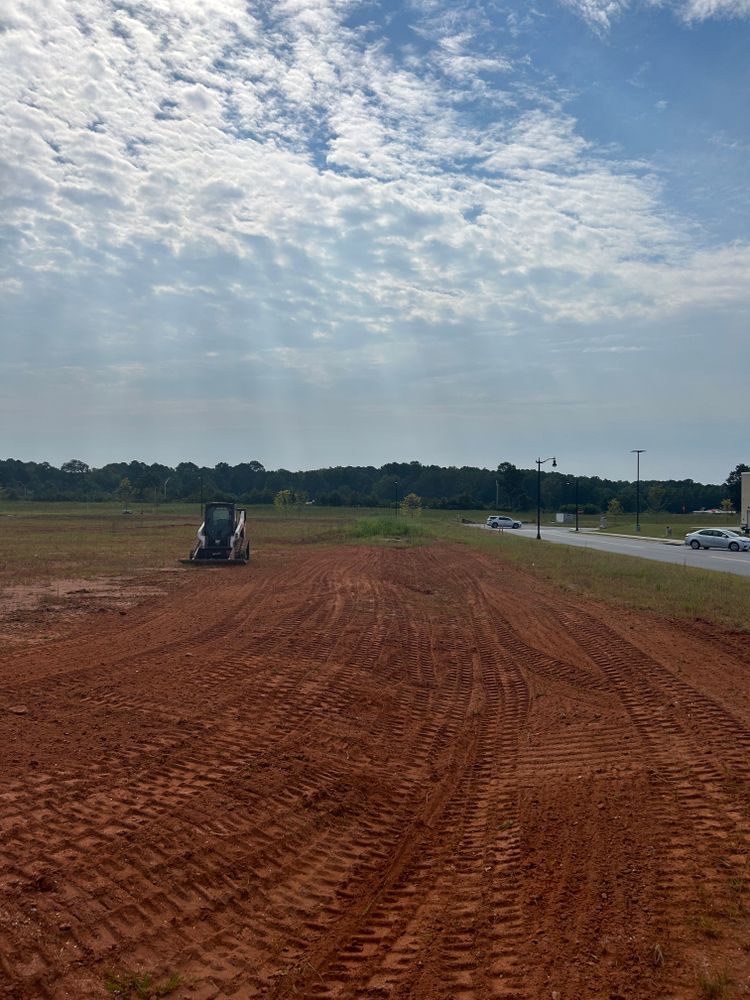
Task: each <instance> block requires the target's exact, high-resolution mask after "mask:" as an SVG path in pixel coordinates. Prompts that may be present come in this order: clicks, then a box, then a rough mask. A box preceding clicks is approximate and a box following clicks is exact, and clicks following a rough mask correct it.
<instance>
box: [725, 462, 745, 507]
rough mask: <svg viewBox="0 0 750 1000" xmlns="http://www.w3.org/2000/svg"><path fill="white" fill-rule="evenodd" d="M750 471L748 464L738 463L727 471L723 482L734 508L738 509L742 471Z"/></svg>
mask: <svg viewBox="0 0 750 1000" xmlns="http://www.w3.org/2000/svg"><path fill="white" fill-rule="evenodd" d="M743 472H750V465H743V464H742V463H740V464H739V465H737V466H735V468H734V469H732V471H731V472H730V473H729V475H728V476H727V478H726V482H725V483H724V484H723V486H724V489H725V490H726V495H727V496H728V498H729V499H730V500H731V501H732V506H733V507H734V509H735V510H739V509H740V503H741V502H742V501H741V499H740V489H741V485H742V473H743Z"/></svg>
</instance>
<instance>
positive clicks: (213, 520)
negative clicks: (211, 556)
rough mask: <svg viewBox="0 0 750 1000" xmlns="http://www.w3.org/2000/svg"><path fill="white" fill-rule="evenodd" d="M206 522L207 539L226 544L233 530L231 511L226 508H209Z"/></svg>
mask: <svg viewBox="0 0 750 1000" xmlns="http://www.w3.org/2000/svg"><path fill="white" fill-rule="evenodd" d="M206 520H207V528H208V534H209V537H210V538H211V539H215V540H216V541H220V542H221V543H223V544H227V543H228V541H229V538H230V537H231V535H232V532H233V530H234V521H233V518H232V511H231V510H230V509H229V508H228V507H210V508H209V510H208V511H207V515H206Z"/></svg>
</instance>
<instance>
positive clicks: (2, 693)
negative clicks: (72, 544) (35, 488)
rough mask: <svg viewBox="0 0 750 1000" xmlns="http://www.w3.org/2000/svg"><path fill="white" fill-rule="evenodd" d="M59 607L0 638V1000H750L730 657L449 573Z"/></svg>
mask: <svg viewBox="0 0 750 1000" xmlns="http://www.w3.org/2000/svg"><path fill="white" fill-rule="evenodd" d="M717 586H720V583H717ZM58 596H59V594H58ZM63 596H64V597H65V598H66V599H65V600H63V599H62V598H60V600H59V601H58V603H57V605H55V603H54V602H52V601H50V602H47V603H46V604H44V603H42V604H40V603H37V604H36V605H33V604H31V605H29V604H28V603H27V605H23V606H21V604H22V602H21V604H19V606H18V607H17V608H16V610H15V611H14V612H13V613H12V614H11V613H9V612H8V613H6V614H5V617H4V618H3V619H2V621H0V638H1V639H2V642H3V647H2V648H3V654H2V666H1V667H0V760H1V761H2V771H1V772H0V773H1V780H0V861H1V864H0V997H2V998H3V1000H8V998H13V1000H62V998H71V1000H72V998H75V1000H81V998H97V997H107V996H113V995H115V996H126V997H130V996H132V997H136V996H154V997H155V996H160V995H167V993H168V994H169V995H170V996H173V997H175V998H183V997H184V998H193V1000H210V998H225V997H227V998H229V997H231V998H234V1000H247V998H254V997H263V998H281V997H288V998H291V997H297V998H320V1000H322V998H365V1000H367V998H371V1000H385V998H390V997H394V998H404V997H410V998H420V1000H448V998H454V1000H484V998H516V1000H538V998H548V1000H579V998H589V997H590V998H603V1000H623V998H641V1000H652V998H679V1000H683V998H690V1000H692V998H701V997H722V996H726V997H742V996H750V755H749V753H748V751H749V750H750V685H748V671H749V670H750V642H749V641H748V635H747V633H741V632H731V631H727V630H724V629H721V628H719V627H718V626H713V625H711V624H709V623H705V622H693V623H686V622H671V621H667V620H663V619H659V618H655V617H647V616H642V615H639V614H636V613H632V612H628V611H624V610H616V609H614V610H613V608H612V607H605V606H604V605H598V604H595V603H591V602H587V601H584V600H582V599H580V598H578V597H576V596H575V595H571V594H570V593H566V594H563V593H561V592H560V591H559V590H557V589H554V588H553V587H551V586H550V585H548V584H547V583H545V582H544V581H543V580H541V579H539V577H537V576H534V575H532V574H530V573H527V572H526V571H524V570H523V569H519V568H515V567H513V566H511V565H508V564H505V563H504V562H503V561H502V559H501V557H494V556H492V555H486V554H485V555H483V554H480V553H477V552H476V551H473V550H472V549H471V548H470V547H467V546H463V545H451V544H447V543H439V544H431V545H424V546H419V547H397V546H388V545H385V546H380V547H364V546H354V545H339V546H330V547H325V546H318V545H310V546H307V547H305V546H289V547H286V548H285V547H283V546H279V547H277V548H269V549H268V550H267V551H264V550H262V551H260V552H259V553H257V554H256V555H255V556H254V559H253V561H252V562H251V564H250V565H249V566H248V567H247V568H244V569H241V570H237V571H233V572H226V571H222V570H220V569H205V570H194V569H180V570H178V571H177V572H173V573H163V574H161V575H159V576H158V577H157V576H156V575H153V574H152V575H151V576H149V577H148V578H147V579H141V580H135V581H134V585H130V584H128V585H127V586H126V585H125V584H122V586H121V587H119V588H114V589H113V588H112V587H111V586H110V590H109V591H107V592H106V593H104V592H100V591H98V590H97V589H96V587H93V586H89V585H85V583H83V584H81V585H80V586H78V587H72V588H71V587H68V589H67V590H66V591H65V594H64V595H63Z"/></svg>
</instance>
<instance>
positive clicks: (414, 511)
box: [401, 493, 422, 517]
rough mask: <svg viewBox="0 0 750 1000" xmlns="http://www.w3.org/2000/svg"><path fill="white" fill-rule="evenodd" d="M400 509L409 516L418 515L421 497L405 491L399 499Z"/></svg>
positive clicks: (420, 507)
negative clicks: (404, 494) (403, 495)
mask: <svg viewBox="0 0 750 1000" xmlns="http://www.w3.org/2000/svg"><path fill="white" fill-rule="evenodd" d="M401 511H402V513H403V514H404V515H407V514H408V516H409V517H418V516H419V515H420V514H421V513H422V497H418V496H417V494H416V493H407V494H406V496H405V497H404V499H403V500H402V501H401Z"/></svg>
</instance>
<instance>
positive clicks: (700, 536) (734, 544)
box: [685, 528, 750, 552]
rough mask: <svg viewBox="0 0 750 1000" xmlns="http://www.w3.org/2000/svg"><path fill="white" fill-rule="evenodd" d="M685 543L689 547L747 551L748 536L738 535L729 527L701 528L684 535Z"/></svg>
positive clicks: (749, 547)
mask: <svg viewBox="0 0 750 1000" xmlns="http://www.w3.org/2000/svg"><path fill="white" fill-rule="evenodd" d="M685 545H689V546H690V548H691V549H730V550H731V551H732V552H740V551H742V552H747V551H748V550H749V549H750V538H745V537H744V536H743V535H738V534H737V532H736V531H732V530H731V529H730V528H701V529H700V531H691V532H690V534H688V535H685Z"/></svg>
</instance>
